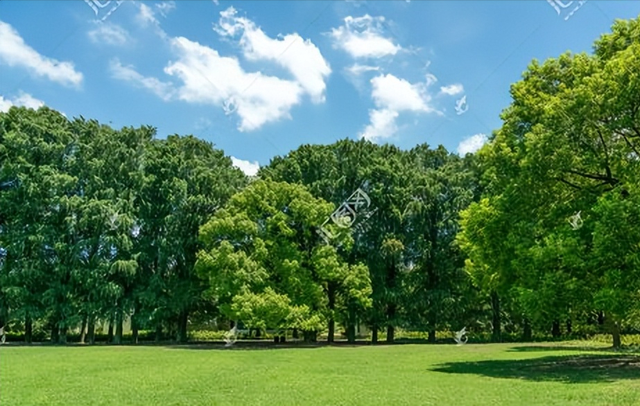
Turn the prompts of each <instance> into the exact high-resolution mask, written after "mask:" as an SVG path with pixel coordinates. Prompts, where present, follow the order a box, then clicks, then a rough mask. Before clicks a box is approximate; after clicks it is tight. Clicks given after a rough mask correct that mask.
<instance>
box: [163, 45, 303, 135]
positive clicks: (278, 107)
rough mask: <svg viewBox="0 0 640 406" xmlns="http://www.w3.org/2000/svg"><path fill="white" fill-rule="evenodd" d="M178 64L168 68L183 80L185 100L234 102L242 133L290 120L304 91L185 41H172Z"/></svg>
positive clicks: (214, 102)
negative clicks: (247, 69) (292, 109)
mask: <svg viewBox="0 0 640 406" xmlns="http://www.w3.org/2000/svg"><path fill="white" fill-rule="evenodd" d="M171 42H172V46H173V48H174V51H175V52H176V54H177V57H178V60H177V61H175V62H173V63H171V64H170V65H169V66H167V67H166V68H165V72H166V73H167V74H169V75H172V76H176V77H178V78H179V79H180V80H182V82H183V85H182V86H181V87H180V88H179V90H178V94H179V96H178V97H179V98H180V99H181V100H184V101H187V102H192V103H208V104H213V105H218V106H220V105H221V104H222V103H223V102H225V101H229V100H232V101H233V104H234V105H235V107H236V110H235V112H236V113H237V114H238V115H239V116H240V118H241V123H240V126H239V130H240V131H251V130H255V129H257V128H259V127H261V126H262V125H264V124H266V123H269V122H273V121H277V120H280V119H282V118H290V114H289V112H290V110H291V108H292V107H293V106H294V105H296V104H298V103H300V98H301V96H302V93H303V89H302V88H301V87H300V85H299V84H298V83H297V82H293V81H288V80H283V79H280V78H277V77H274V76H266V75H263V74H262V73H260V72H256V73H247V72H245V71H244V70H243V69H242V67H241V66H240V63H239V62H238V60H237V59H236V58H233V57H223V56H220V54H218V52H217V51H216V50H214V49H211V48H209V47H207V46H204V45H200V44H199V43H197V42H193V41H190V40H188V39H186V38H183V37H177V38H174V39H172V41H171Z"/></svg>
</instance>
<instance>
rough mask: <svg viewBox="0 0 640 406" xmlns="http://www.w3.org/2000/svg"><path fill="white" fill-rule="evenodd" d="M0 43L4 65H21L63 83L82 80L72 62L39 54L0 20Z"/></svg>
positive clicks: (0, 52) (77, 82) (38, 74)
mask: <svg viewBox="0 0 640 406" xmlns="http://www.w3.org/2000/svg"><path fill="white" fill-rule="evenodd" d="M0 44H2V46H0V62H2V63H5V64H6V65H9V66H20V67H23V68H25V69H27V70H28V71H30V72H31V73H32V74H34V75H36V76H44V77H46V78H48V79H49V80H52V81H54V82H58V83H61V84H63V85H74V86H78V85H80V83H81V82H82V73H80V72H78V71H76V70H75V68H74V65H73V63H71V62H60V61H58V60H56V59H53V58H48V57H46V56H43V55H41V54H39V53H38V52H37V51H36V50H35V49H33V48H31V47H30V46H29V45H27V44H26V43H25V42H24V40H23V39H22V37H21V36H20V34H18V32H17V31H16V30H15V29H14V28H13V27H12V26H11V25H9V24H7V23H5V22H3V21H0Z"/></svg>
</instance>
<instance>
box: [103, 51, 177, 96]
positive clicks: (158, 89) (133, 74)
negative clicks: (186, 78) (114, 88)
mask: <svg viewBox="0 0 640 406" xmlns="http://www.w3.org/2000/svg"><path fill="white" fill-rule="evenodd" d="M109 70H110V71H111V75H112V76H113V77H114V78H116V79H120V80H124V81H126V82H130V83H133V84H134V85H135V86H138V87H141V88H144V89H147V90H149V91H151V92H152V93H153V94H155V95H156V96H158V97H160V98H161V99H162V100H165V101H168V100H171V99H172V98H173V97H174V95H175V89H174V87H173V84H171V83H168V82H163V81H161V80H159V79H157V78H153V77H146V76H143V75H141V74H140V73H138V72H137V71H136V70H135V68H134V67H133V66H130V65H129V66H125V65H122V63H120V61H119V60H118V59H113V60H111V62H110V63H109Z"/></svg>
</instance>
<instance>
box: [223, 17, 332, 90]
mask: <svg viewBox="0 0 640 406" xmlns="http://www.w3.org/2000/svg"><path fill="white" fill-rule="evenodd" d="M220 15H221V18H220V21H219V23H218V25H217V26H216V27H214V29H215V30H216V32H218V33H219V34H220V35H222V36H228V37H233V36H236V35H240V33H241V36H240V40H239V43H240V46H241V48H242V52H243V55H244V57H245V58H247V59H248V60H250V61H254V62H255V61H269V62H273V63H275V64H277V65H279V66H281V67H282V68H284V69H286V70H287V71H289V72H290V73H291V74H292V75H293V77H294V78H295V80H296V81H297V82H298V83H299V84H300V86H301V87H302V89H303V90H304V91H305V93H308V94H309V95H310V96H311V98H312V100H313V101H315V102H322V101H324V92H325V89H326V84H325V79H326V78H327V76H329V74H330V73H331V68H330V67H329V63H328V62H327V61H326V60H325V59H324V57H323V56H322V53H321V52H320V50H319V49H318V47H316V46H315V45H314V44H313V43H312V42H311V41H310V40H305V39H303V38H302V37H301V36H300V35H298V34H297V33H293V34H287V35H285V36H282V37H281V38H279V39H275V38H270V37H269V36H267V35H266V34H265V33H264V31H262V29H260V28H259V27H257V26H256V25H255V23H254V22H253V21H251V20H249V19H247V18H245V17H238V16H237V11H236V10H235V9H234V8H233V7H229V8H228V9H227V10H225V11H223V12H221V13H220Z"/></svg>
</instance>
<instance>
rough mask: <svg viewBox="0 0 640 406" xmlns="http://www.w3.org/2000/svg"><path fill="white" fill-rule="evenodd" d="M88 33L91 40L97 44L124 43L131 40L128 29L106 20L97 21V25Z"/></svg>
mask: <svg viewBox="0 0 640 406" xmlns="http://www.w3.org/2000/svg"><path fill="white" fill-rule="evenodd" d="M88 35H89V39H90V40H91V42H93V43H96V44H109V45H124V44H126V43H127V41H130V40H131V37H130V36H129V33H128V32H127V30H125V29H124V28H122V27H120V26H118V25H115V24H111V23H106V22H99V23H96V27H95V28H94V29H93V30H91V31H89V33H88Z"/></svg>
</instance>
